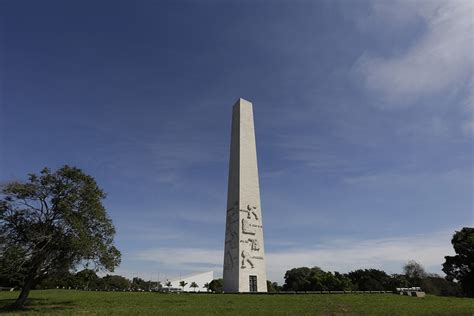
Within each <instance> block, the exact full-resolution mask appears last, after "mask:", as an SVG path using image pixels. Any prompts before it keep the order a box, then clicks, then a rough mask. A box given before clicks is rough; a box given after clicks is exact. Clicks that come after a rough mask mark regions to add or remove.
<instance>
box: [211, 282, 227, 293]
mask: <svg viewBox="0 0 474 316" xmlns="http://www.w3.org/2000/svg"><path fill="white" fill-rule="evenodd" d="M223 288H224V280H223V279H214V280H212V281H211V283H209V290H210V291H211V292H214V293H221V292H222V290H223Z"/></svg>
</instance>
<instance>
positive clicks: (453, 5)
mask: <svg viewBox="0 0 474 316" xmlns="http://www.w3.org/2000/svg"><path fill="white" fill-rule="evenodd" d="M373 13H374V14H375V15H377V16H379V17H380V18H381V19H382V18H383V19H384V21H386V23H387V24H391V23H402V22H403V23H405V22H407V21H408V20H413V19H421V20H422V21H423V24H424V26H425V28H426V29H425V31H424V32H423V33H422V34H421V35H420V37H419V38H418V39H417V40H416V41H415V42H414V44H413V45H411V46H410V47H409V48H408V49H407V50H406V51H404V52H402V53H400V54H398V55H396V56H389V57H386V56H373V55H371V54H369V53H367V52H366V53H365V54H364V55H362V56H361V57H360V59H359V61H358V63H357V64H356V66H355V69H356V72H357V73H358V74H359V75H361V76H362V78H363V80H364V83H365V86H366V87H367V89H368V90H370V91H373V92H375V93H378V94H379V95H380V96H381V97H382V99H383V100H384V101H386V102H382V103H381V104H382V105H383V106H402V105H408V104H412V103H413V102H415V101H416V100H417V99H418V98H421V97H424V96H430V95H434V94H438V93H447V92H452V91H454V92H456V91H458V90H464V89H467V86H466V84H465V83H466V82H469V80H470V78H472V76H473V73H472V71H473V57H472V49H473V41H474V19H473V18H472V16H473V13H474V2H472V1H457V0H453V1H444V2H441V1H440V2H438V1H422V2H415V1H413V2H408V1H396V2H390V3H389V4H387V3H380V2H375V4H374V6H373Z"/></svg>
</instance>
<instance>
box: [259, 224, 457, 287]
mask: <svg viewBox="0 0 474 316" xmlns="http://www.w3.org/2000/svg"><path fill="white" fill-rule="evenodd" d="M453 232H454V231H446V232H441V233H434V234H430V235H428V234H423V235H421V234H420V235H411V236H406V237H394V238H381V239H369V240H353V239H345V240H334V241H330V242H327V243H324V244H321V245H318V246H316V247H314V248H301V249H293V250H289V251H285V252H272V253H268V254H267V265H268V275H269V278H270V279H275V280H279V281H281V280H282V278H283V274H284V273H285V271H287V270H288V269H291V268H295V267H301V266H309V267H311V266H319V267H321V268H322V269H324V270H329V271H339V272H349V271H351V270H355V269H359V268H378V269H383V270H385V271H386V272H389V273H396V272H401V269H402V266H403V264H404V263H406V262H407V261H408V260H416V261H417V262H420V263H421V264H422V265H424V266H425V268H426V269H427V270H428V271H432V272H436V273H440V270H441V264H442V263H443V262H444V256H446V255H450V254H453V250H452V246H451V244H450V240H451V236H452V234H453Z"/></svg>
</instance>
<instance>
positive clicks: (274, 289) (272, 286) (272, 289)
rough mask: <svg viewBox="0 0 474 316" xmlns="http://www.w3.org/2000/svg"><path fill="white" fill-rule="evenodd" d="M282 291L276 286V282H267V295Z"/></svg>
mask: <svg viewBox="0 0 474 316" xmlns="http://www.w3.org/2000/svg"><path fill="white" fill-rule="evenodd" d="M281 290H282V287H281V286H279V285H278V283H277V282H272V281H270V280H267V291H268V293H277V292H280V291H281Z"/></svg>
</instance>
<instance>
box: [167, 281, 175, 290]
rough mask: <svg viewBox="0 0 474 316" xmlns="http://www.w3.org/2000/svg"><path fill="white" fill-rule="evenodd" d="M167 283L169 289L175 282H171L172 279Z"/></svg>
mask: <svg viewBox="0 0 474 316" xmlns="http://www.w3.org/2000/svg"><path fill="white" fill-rule="evenodd" d="M165 285H166V287H168V289H169V288H171V286H172V285H173V283H171V282H170V281H167V282H166V283H165Z"/></svg>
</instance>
